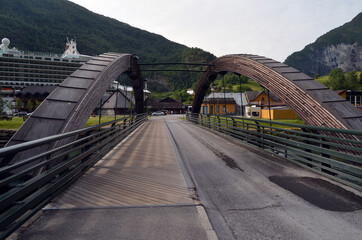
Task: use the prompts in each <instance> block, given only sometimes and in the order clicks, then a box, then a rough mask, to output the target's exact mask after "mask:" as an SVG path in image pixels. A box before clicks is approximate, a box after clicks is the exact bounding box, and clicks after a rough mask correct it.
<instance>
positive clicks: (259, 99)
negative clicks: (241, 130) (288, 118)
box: [246, 91, 284, 106]
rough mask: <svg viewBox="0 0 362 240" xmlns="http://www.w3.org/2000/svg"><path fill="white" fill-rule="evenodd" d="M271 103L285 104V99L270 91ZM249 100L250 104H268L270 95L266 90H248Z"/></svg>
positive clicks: (273, 104)
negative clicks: (282, 99)
mask: <svg viewBox="0 0 362 240" xmlns="http://www.w3.org/2000/svg"><path fill="white" fill-rule="evenodd" d="M269 95H270V105H271V106H280V105H284V103H283V101H281V100H280V99H279V98H278V97H277V96H275V95H274V94H273V93H270V94H269ZM246 97H247V101H248V103H249V106H251V105H256V106H268V105H269V97H268V94H267V93H265V92H264V91H260V92H256V91H252V92H246Z"/></svg>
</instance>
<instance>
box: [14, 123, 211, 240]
mask: <svg viewBox="0 0 362 240" xmlns="http://www.w3.org/2000/svg"><path fill="white" fill-rule="evenodd" d="M190 190H192V189H189V188H188V186H187V184H186V181H185V179H184V176H183V173H182V171H181V169H180V166H179V162H178V160H177V157H176V154H175V151H174V148H173V146H172V142H171V138H170V135H169V133H168V130H167V127H166V125H165V123H164V121H163V118H157V119H153V120H150V121H148V122H146V123H145V124H144V125H143V126H141V127H140V128H139V129H138V130H137V131H136V132H135V133H133V134H132V135H131V136H129V137H128V138H127V139H125V140H124V141H123V142H121V143H120V144H119V145H117V146H116V147H115V148H114V149H113V150H112V151H111V152H110V153H109V154H107V155H106V156H105V157H104V158H103V159H102V160H100V161H99V162H98V163H97V164H96V165H95V166H94V167H92V168H91V169H89V171H88V172H87V173H86V174H85V175H83V176H82V177H81V178H80V179H79V180H78V181H77V182H75V183H74V184H73V185H72V186H70V187H69V188H68V189H67V190H66V191H65V192H63V193H62V194H60V195H59V196H58V197H56V198H55V199H54V200H53V201H52V202H51V203H50V204H48V205H47V206H46V207H45V209H44V211H43V214H42V216H41V217H40V219H39V220H38V221H37V222H36V223H35V224H34V225H33V226H32V228H31V229H29V230H28V231H26V232H24V233H23V234H21V235H20V239H37V240H40V239H210V236H211V239H216V235H215V233H214V232H213V231H212V230H211V225H210V224H209V222H208V219H207V216H206V213H205V211H204V209H203V207H202V206H200V205H199V203H198V202H197V201H194V200H193V199H192V196H191V194H190V192H191V193H192V191H190Z"/></svg>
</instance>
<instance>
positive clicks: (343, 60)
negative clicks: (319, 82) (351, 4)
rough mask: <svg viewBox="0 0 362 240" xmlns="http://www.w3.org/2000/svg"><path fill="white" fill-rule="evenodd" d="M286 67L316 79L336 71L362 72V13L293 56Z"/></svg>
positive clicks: (289, 58)
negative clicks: (316, 76)
mask: <svg viewBox="0 0 362 240" xmlns="http://www.w3.org/2000/svg"><path fill="white" fill-rule="evenodd" d="M285 63H286V64H288V65H290V66H292V67H294V68H296V69H299V70H301V71H302V72H304V73H306V74H308V75H309V76H313V75H314V74H315V73H318V74H319V75H328V73H329V72H330V71H331V70H332V69H334V68H342V69H343V71H345V72H348V71H351V70H357V71H361V70H362V13H360V14H358V15H357V16H356V17H355V18H354V19H353V20H352V21H351V22H349V23H346V24H344V25H343V26H341V27H339V28H336V29H333V30H332V31H330V32H328V33H326V34H324V35H323V36H321V37H320V38H318V39H317V40H316V41H315V42H314V43H312V44H309V45H307V46H306V47H305V48H304V49H303V50H302V51H300V52H295V53H293V54H292V55H290V56H289V57H288V58H287V59H286V60H285Z"/></svg>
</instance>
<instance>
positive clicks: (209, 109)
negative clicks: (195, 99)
mask: <svg viewBox="0 0 362 240" xmlns="http://www.w3.org/2000/svg"><path fill="white" fill-rule="evenodd" d="M201 113H202V114H215V115H218V114H233V115H235V114H236V102H235V99H233V98H206V99H205V100H204V101H203V102H202V104H201Z"/></svg>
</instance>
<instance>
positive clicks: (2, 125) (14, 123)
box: [0, 117, 24, 130]
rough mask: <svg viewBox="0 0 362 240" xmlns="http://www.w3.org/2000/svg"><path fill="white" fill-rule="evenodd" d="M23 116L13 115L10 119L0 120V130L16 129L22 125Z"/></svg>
mask: <svg viewBox="0 0 362 240" xmlns="http://www.w3.org/2000/svg"><path fill="white" fill-rule="evenodd" d="M23 123H24V120H23V117H13V119H12V120H11V121H7V120H1V121H0V129H1V130H17V129H19V128H20V126H21V125H23Z"/></svg>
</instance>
